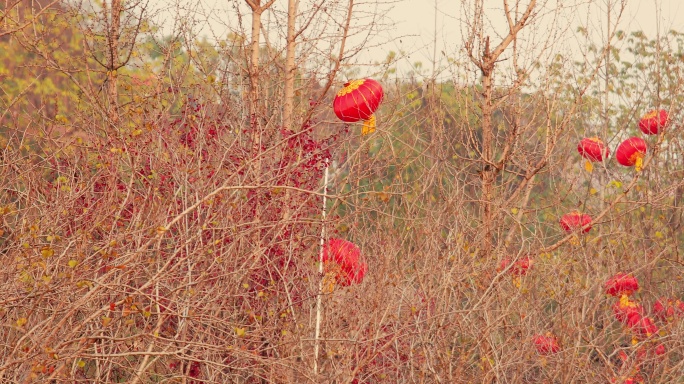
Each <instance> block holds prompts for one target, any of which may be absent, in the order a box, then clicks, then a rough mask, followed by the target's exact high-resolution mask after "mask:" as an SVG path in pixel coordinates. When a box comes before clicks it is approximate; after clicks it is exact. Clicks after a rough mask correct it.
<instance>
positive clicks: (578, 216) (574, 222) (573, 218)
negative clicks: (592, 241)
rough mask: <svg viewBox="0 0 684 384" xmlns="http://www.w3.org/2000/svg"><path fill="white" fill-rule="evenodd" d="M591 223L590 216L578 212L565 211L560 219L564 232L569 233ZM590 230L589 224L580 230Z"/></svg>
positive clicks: (585, 231) (584, 231)
mask: <svg viewBox="0 0 684 384" xmlns="http://www.w3.org/2000/svg"><path fill="white" fill-rule="evenodd" d="M588 224H591V216H589V215H587V214H582V213H579V212H572V213H566V214H565V215H563V217H561V219H560V225H561V227H562V228H563V230H564V231H565V232H568V233H571V232H573V231H575V230H578V229H580V228H582V227H584V226H585V225H588ZM590 230H591V225H589V226H588V227H586V228H585V229H583V230H582V232H583V233H587V232H589V231H590Z"/></svg>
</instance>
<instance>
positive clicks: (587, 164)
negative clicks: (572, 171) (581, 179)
mask: <svg viewBox="0 0 684 384" xmlns="http://www.w3.org/2000/svg"><path fill="white" fill-rule="evenodd" d="M584 169H585V170H586V171H587V172H589V173H591V172H592V171H593V170H594V164H592V163H591V161H589V160H587V161H585V162H584Z"/></svg>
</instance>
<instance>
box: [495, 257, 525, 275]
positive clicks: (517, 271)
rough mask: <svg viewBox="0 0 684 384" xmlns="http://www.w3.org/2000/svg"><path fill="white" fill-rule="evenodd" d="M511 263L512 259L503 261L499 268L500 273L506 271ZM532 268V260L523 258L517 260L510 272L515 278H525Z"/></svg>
mask: <svg viewBox="0 0 684 384" xmlns="http://www.w3.org/2000/svg"><path fill="white" fill-rule="evenodd" d="M510 263H511V259H503V260H501V265H500V266H499V271H503V270H505V269H506V268H507V267H508V265H509V264H510ZM531 267H532V259H531V258H529V257H523V258H521V259H519V260H517V261H516V262H515V263H513V265H512V266H511V269H509V270H508V272H509V273H510V274H512V275H513V276H524V275H526V274H527V270H528V269H530V268H531Z"/></svg>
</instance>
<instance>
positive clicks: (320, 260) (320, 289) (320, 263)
mask: <svg viewBox="0 0 684 384" xmlns="http://www.w3.org/2000/svg"><path fill="white" fill-rule="evenodd" d="M329 165H330V160H329V159H325V174H324V176H323V209H322V210H321V218H322V222H321V244H320V251H319V252H318V295H317V296H316V331H315V334H314V362H313V373H314V375H317V374H318V347H319V345H320V342H319V337H320V335H321V312H322V309H323V302H322V294H323V245H324V241H325V204H326V195H327V194H328V167H329Z"/></svg>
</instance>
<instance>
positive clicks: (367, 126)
mask: <svg viewBox="0 0 684 384" xmlns="http://www.w3.org/2000/svg"><path fill="white" fill-rule="evenodd" d="M373 132H375V115H371V117H370V119H368V120H365V121H364V122H363V128H361V135H363V136H366V135H368V134H370V133H373Z"/></svg>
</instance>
